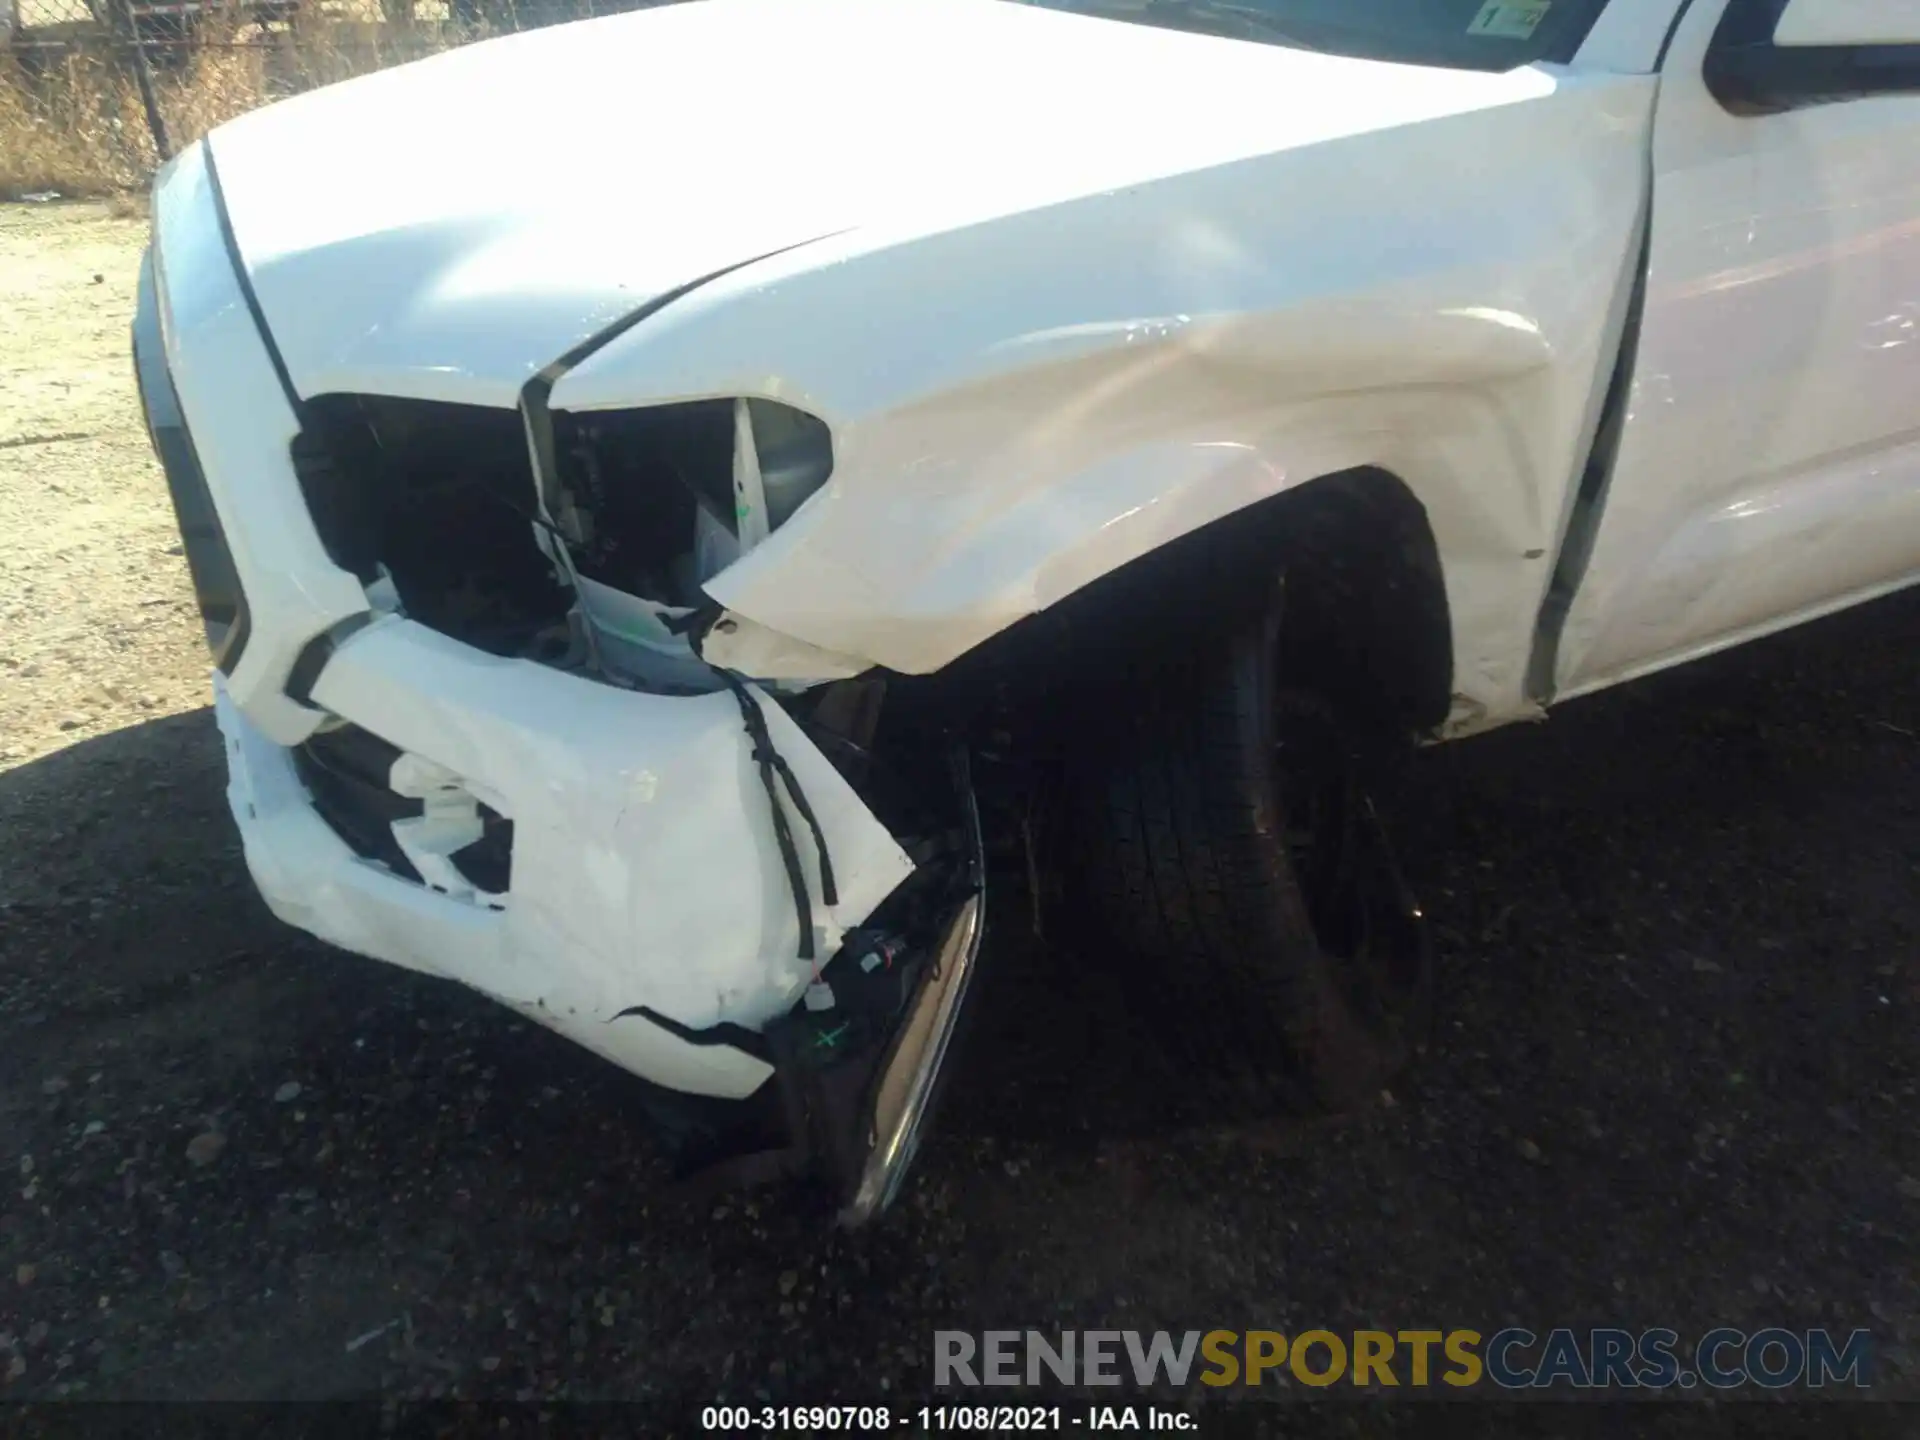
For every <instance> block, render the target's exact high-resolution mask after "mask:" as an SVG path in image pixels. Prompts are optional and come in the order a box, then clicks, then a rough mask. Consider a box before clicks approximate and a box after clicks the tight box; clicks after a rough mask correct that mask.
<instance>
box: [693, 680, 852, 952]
mask: <svg viewBox="0 0 1920 1440" xmlns="http://www.w3.org/2000/svg"><path fill="white" fill-rule="evenodd" d="M708 668H709V669H711V670H712V671H713V673H714V674H716V675H718V676H719V677H720V679H721V681H722V682H723V683H724V684H725V685H726V687H727V689H729V690H731V691H732V692H733V698H734V699H735V701H737V702H738V703H739V706H740V718H741V720H742V721H743V722H744V723H745V724H746V727H747V738H748V739H749V740H751V741H752V742H753V758H754V761H755V762H756V763H757V764H758V765H759V767H760V784H761V785H762V787H764V788H765V790H766V792H767V804H768V806H769V807H771V809H772V811H773V838H774V839H775V841H777V842H778V844H779V846H780V861H781V864H782V865H783V866H784V867H785V868H786V872H787V885H788V887H789V888H790V889H791V890H792V891H793V910H794V914H795V916H796V917H797V918H798V919H799V921H800V958H801V959H802V960H812V959H813V958H814V953H813V900H812V897H811V896H810V895H809V894H808V893H807V876H806V872H805V870H803V869H802V868H801V866H800V848H799V846H797V845H795V844H794V841H793V827H792V826H790V825H789V824H788V823H787V812H786V809H785V808H784V807H783V806H782V805H781V804H780V791H779V789H778V788H777V787H776V786H775V785H774V775H775V774H776V773H778V775H779V777H780V780H781V782H782V783H783V784H784V785H785V786H786V788H787V796H788V798H789V799H790V800H792V802H793V808H794V809H795V810H798V811H799V812H800V818H801V819H802V820H804V821H806V822H807V829H808V830H810V831H812V832H813V847H814V851H815V853H816V854H818V855H819V857H820V898H821V900H822V901H823V902H824V903H825V904H827V905H838V904H839V903H840V891H839V886H838V885H837V884H836V883H835V881H834V878H833V856H832V855H831V854H829V853H828V850H827V835H826V832H825V831H824V830H822V829H821V828H820V821H819V819H818V818H817V817H816V816H815V815H814V813H813V806H812V805H810V804H808V803H807V793H806V791H804V790H802V789H801V788H800V781H799V780H798V779H797V778H796V777H795V775H794V773H793V767H792V766H790V765H788V764H787V762H786V759H785V757H784V756H782V755H781V754H780V752H779V751H778V750H776V749H775V748H774V744H773V735H772V732H770V731H769V730H768V729H767V717H766V716H765V715H764V714H763V713H762V712H761V710H760V704H759V702H758V701H757V700H755V699H754V698H753V695H752V693H751V692H750V691H749V690H748V689H747V687H746V684H745V683H744V682H743V681H742V680H741V679H740V677H739V676H738V675H735V674H734V673H733V672H732V671H731V670H723V669H721V668H720V667H719V666H718V665H712V666H709V667H708Z"/></svg>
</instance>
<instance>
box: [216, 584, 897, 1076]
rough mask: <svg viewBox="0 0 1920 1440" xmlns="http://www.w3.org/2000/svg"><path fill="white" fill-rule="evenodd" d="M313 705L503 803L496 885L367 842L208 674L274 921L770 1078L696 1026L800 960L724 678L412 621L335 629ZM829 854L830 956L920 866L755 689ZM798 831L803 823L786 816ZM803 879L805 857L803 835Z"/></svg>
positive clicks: (585, 1035)
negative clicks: (573, 655)
mask: <svg viewBox="0 0 1920 1440" xmlns="http://www.w3.org/2000/svg"><path fill="white" fill-rule="evenodd" d="M314 699H315V701H316V702H317V703H318V704H320V705H322V706H324V707H325V708H326V709H327V710H328V711H329V712H331V713H333V714H336V715H339V716H341V717H342V718H344V719H347V720H349V721H351V722H353V723H355V724H358V725H360V726H361V727H362V728H363V729H366V730H369V731H371V732H373V733H375V734H377V735H379V736H381V738H383V739H385V740H387V741H389V742H390V743H392V744H394V745H397V746H399V747H400V748H401V749H403V750H405V751H406V752H408V753H409V754H414V755H419V756H422V757H425V758H427V759H429V760H431V761H433V762H434V763H435V764H437V765H439V766H441V767H443V768H444V769H446V770H449V771H451V772H452V773H453V774H455V775H457V776H458V777H460V779H461V781H463V782H464V784H465V785H466V787H467V788H468V789H469V791H470V792H471V793H472V794H474V795H476V796H479V797H483V798H485V799H486V801H487V803H489V804H491V805H492V806H494V808H496V809H498V810H499V811H500V812H501V813H502V814H504V815H506V816H507V817H508V818H510V819H511V820H512V821H513V822H514V840H513V859H512V880H511V883H510V885H509V888H508V890H507V892H506V893H505V894H503V895H499V896H492V897H489V896H487V895H485V894H484V893H476V894H472V895H466V896H462V895H457V894H449V893H442V892H440V891H436V890H434V889H431V888H429V887H428V886H427V885H425V884H422V883H420V882H418V881H415V880H412V879H410V878H405V877H402V876H400V875H397V874H395V873H393V872H392V871H389V870H388V869H386V868H385V867H384V866H381V865H379V864H377V863H375V862H373V861H369V860H365V859H362V858H361V857H360V856H358V855H356V854H355V853H354V852H353V851H352V850H351V849H349V848H348V846H347V845H346V843H345V842H344V841H343V840H342V839H341V838H340V837H339V836H338V835H336V834H335V833H334V831H333V830H332V829H331V828H330V827H329V826H328V825H327V823H326V822H325V821H324V820H323V819H321V817H320V816H319V815H318V814H317V813H316V812H315V810H314V808H313V806H312V803H311V801H310V800H309V798H308V795H307V792H306V789H305V787H304V786H303V785H302V784H301V781H300V779H299V776H298V774H297V773H296V771H295V768H294V765H293V761H292V758H291V754H290V752H289V751H288V750H286V749H284V748H282V747H281V746H279V745H276V744H275V743H274V742H273V741H272V740H270V739H269V738H268V737H267V736H266V735H265V734H264V733H263V732H262V731H261V730H260V729H259V728H258V727H257V726H255V725H254V724H253V723H252V722H251V721H250V720H248V719H247V717H246V716H245V715H244V714H243V713H242V712H241V710H240V709H239V707H238V706H237V705H236V704H235V703H234V701H233V699H232V697H231V695H230V694H229V693H228V690H227V687H226V684H225V682H224V680H222V679H221V678H219V677H216V679H215V706H216V712H217V714H218V717H219V721H220V728H221V732H222V734H223V735H224V736H225V738H226V742H227V761H228V767H229V772H230V782H229V785H228V791H227V794H228V800H229V803H230V804H231V805H232V808H233V813H234V819H235V820H236V822H237V823H238V825H239V827H240V834H241V837H242V839H243V840H244V842H245V845H246V855H247V865H248V868H249V869H250V870H251V871H252V872H253V877H254V881H255V883H256V884H257V885H258V886H259V888H260V892H261V894H262V895H263V896H264V897H265V898H266V901H267V903H268V905H269V906H270V907H271V908H272V909H273V911H274V913H275V914H276V915H278V916H279V917H280V918H281V919H283V920H286V921H288V922H289V923H291V924H293V925H297V926H299V927H300V928H301V929H303V930H307V931H310V932H311V933H313V934H315V935H318V936H319V937H320V938H321V939H323V940H327V941H330V942H331V943H333V944H335V945H339V946H341V947H342V948H343V949H347V950H352V951H355V952H357V953H359V954H362V955H370V956H373V957H374V958H376V959H380V960H387V961H390V962H392V963H394V964H396V965H403V966H406V967H407V968H408V969H412V970H420V971H424V972H426V973H427V974H431V975H440V976H444V977H446V978H448V979H452V980H458V981H460V982H462V983H463V984H466V985H471V986H472V987H474V988H475V989H477V990H480V991H481V992H483V993H485V994H487V995H489V996H491V997H493V998H494V999H496V1000H499V1001H501V1002H502V1003H503V1004H506V1005H509V1006H512V1007H513V1008H514V1009H516V1010H518V1011H520V1012H521V1013H523V1014H525V1015H527V1016H529V1017H530V1018H532V1019H535V1020H538V1021H539V1022H540V1023H542V1024H544V1025H548V1026H551V1027H552V1028H553V1029H555V1030H558V1031H559V1032H560V1033H561V1034H564V1035H566V1036H567V1037H569V1038H570V1039H573V1040H575V1041H578V1042H579V1043H580V1044H582V1045H584V1046H586V1047H587V1048H588V1049H590V1050H593V1051H595V1052H596V1053H598V1054H600V1055H602V1056H604V1057H606V1058H607V1059H609V1060H611V1061H613V1062H614V1063H615V1064H617V1065H620V1066H622V1067H624V1068H625V1069H628V1070H631V1071H633V1072H634V1073H636V1074H639V1075H641V1076H644V1077H645V1078H647V1079H649V1080H652V1081H654V1082H655V1083H657V1084H661V1085H665V1086H668V1087H670V1088H672V1089H676V1090H686V1091H692V1092H695V1093H699V1094H705V1095H717V1096H724V1097H727V1098H735V1099H737V1098H743V1097H745V1096H747V1095H749V1094H751V1093H752V1092H753V1091H754V1090H755V1089H757V1088H758V1087H759V1085H760V1084H761V1082H762V1081H764V1080H765V1079H766V1078H767V1076H768V1075H769V1074H770V1073H771V1071H770V1067H769V1066H768V1065H767V1064H766V1063H765V1062H764V1061H762V1060H760V1059H758V1058H757V1057H755V1056H753V1055H750V1054H748V1053H747V1052H746V1051H744V1050H742V1049H739V1048H736V1047H735V1046H733V1045H729V1044H696V1043H694V1042H692V1041H690V1040H687V1039H683V1038H681V1037H680V1036H679V1035H676V1034H675V1033H673V1032H672V1031H671V1030H669V1029H667V1028H665V1027H663V1026H661V1025H659V1024H657V1023H655V1022H654V1021H652V1020H650V1019H648V1018H647V1017H646V1016H644V1015H641V1014H638V1013H634V1012H636V1011H638V1010H639V1009H641V1008H642V1007H644V1008H645V1009H647V1010H650V1011H653V1012H654V1013H656V1014H658V1015H661V1016H664V1017H666V1018H668V1019H670V1020H672V1021H674V1022H677V1023H678V1024H679V1025H681V1026H684V1027H686V1028H687V1029H689V1030H696V1031H698V1030H708V1029H711V1028H713V1027H714V1026H716V1025H720V1024H722V1023H726V1022H731V1023H733V1024H737V1025H741V1026H744V1027H746V1028H747V1029H751V1030H758V1029H759V1028H760V1027H761V1026H762V1025H764V1024H765V1023H766V1022H767V1021H768V1020H770V1019H772V1018H773V1017H775V1016H777V1015H779V1014H782V1013H784V1012H785V1011H787V1010H788V1009H790V1008H791V1007H792V1006H793V1004H794V1003H795V1001H796V1000H797V999H798V998H799V994H800V992H801V990H802V989H803V988H804V986H805V984H806V982H807V980H808V978H809V977H810V974H811V967H810V966H809V965H808V964H807V963H806V962H803V961H800V960H798V959H797V958H796V955H797V952H798V940H799V934H798V924H797V920H796V918H795V912H794V905H793V899H792V895H791V893H790V891H789V889H788V884H787V879H786V874H785V871H784V869H783V868H782V866H781V862H780V859H779V852H778V849H777V847H776V842H775V840H774V837H773V828H772V819H771V813H770V811H769V808H768V801H767V797H766V794H765V792H764V791H763V790H762V789H761V788H760V785H759V779H758V775H757V773H756V771H755V768H754V763H753V759H752V755H751V752H750V749H749V747H748V746H747V744H746V743H745V737H744V731H743V730H742V728H741V724H740V715H739V711H738V710H737V709H736V708H735V704H734V701H733V698H732V697H731V696H730V695H726V694H718V695H710V696H698V697H691V698H681V697H674V698H668V697H663V696H654V695H643V694H635V693H631V692H625V691H618V690H614V689H611V688H608V687H606V686H602V685H598V684H595V683H593V682H591V681H587V680H583V679H579V678H576V677H573V676H569V675H563V674H560V673H558V672H555V671H550V670H546V669H544V668H543V667H540V666H538V665H534V664H532V663H531V662H525V661H507V660H499V659H495V658H494V657H491V656H487V655H483V654H481V653H480V652H478V651H474V650H471V649H469V648H468V647H466V646H463V645H461V644H459V643H458V642H456V641H453V640H449V639H447V638H446V637H444V636H441V635H438V634H436V633H435V632H433V631H430V630H427V629H425V628H423V627H421V626H418V625H414V624H412V623H411V622H408V621H404V620H387V621H382V622H377V623H375V624H374V625H372V626H370V627H369V628H367V629H366V630H364V631H362V632H360V633H359V634H358V635H355V636H354V637H353V638H352V639H350V640H348V641H347V642H346V643H345V644H344V645H343V646H342V647H341V648H340V650H339V652H338V653H337V654H336V655H335V656H334V658H333V660H332V661H331V662H330V663H329V664H328V666H327V668H326V670H325V671H324V672H323V673H322V675H321V678H320V681H319V683H318V684H317V685H316V687H315V692H314ZM762 710H763V712H764V713H765V715H766V717H767V722H768V726H769V729H770V731H771V733H772V735H773V738H774V741H775V744H776V745H777V746H778V747H779V749H780V751H781V753H782V754H783V755H785V756H786V757H787V759H788V761H789V763H790V764H792V766H793V768H794V772H795V774H796V776H797V777H798V779H799V780H800V783H801V785H802V787H803V788H804V789H805V791H806V793H807V796H808V798H809V800H810V801H811V803H812V805H813V808H814V810H815V813H816V815H817V816H818V818H819V820H820V823H821V828H822V830H823V831H824V832H825V834H826V836H827V841H828V847H829V850H830V852H831V854H832V858H833V864H834V868H835V871H836V879H837V880H838V881H839V887H840V904H839V905H838V906H837V907H836V909H835V910H834V911H833V912H832V913H830V914H829V913H828V912H826V911H825V910H824V909H819V908H816V912H815V913H816V919H815V932H816V933H815V942H816V950H817V953H818V954H819V955H820V956H821V957H822V958H823V959H824V957H826V956H828V955H831V954H832V953H833V950H834V948H836V947H837V945H838V943H839V938H840V928H841V926H842V925H846V924H853V923H857V922H858V921H859V920H860V919H863V918H865V916H866V915H867V914H868V913H870V912H871V911H872V909H873V907H874V906H876V905H877V904H879V902H880V901H881V900H882V899H884V898H885V897H886V895H887V894H888V893H889V892H890V891H892V889H893V888H894V887H895V886H896V885H897V884H898V883H899V882H900V881H901V880H902V879H904V878H905V876H906V875H907V874H908V873H909V872H910V871H911V869H912V868H913V867H912V862H911V861H909V860H908V859H907V857H906V856H905V854H903V853H902V852H901V850H900V848H899V847H898V846H897V845H896V844H895V843H894V842H893V840H892V838H891V837H890V836H889V835H888V834H887V832H886V831H885V829H884V828H883V827H881V826H880V824H879V823H878V822H877V821H875V820H874V819H873V818H872V816H871V815H870V814H868V812H867V810H866V808H865V806H864V805H862V804H861V802H860V799H859V797H858V796H856V795H855V794H854V793H853V791H852V790H851V789H850V788H849V787H848V786H847V784H846V782H845V781H844V780H842V779H841V778H840V776H839V774H838V773H837V772H835V771H834V769H833V767H832V766H831V765H830V764H829V763H828V762H827V761H826V760H825V758H824V757H822V756H821V755H820V753H819V751H818V750H816V749H815V748H814V747H813V746H812V745H811V744H810V743H809V742H808V741H807V740H806V739H805V737H804V736H803V735H802V734H801V733H800V731H799V729H798V727H797V726H795V725H794V723H793V722H792V720H790V719H789V718H788V717H787V715H786V714H785V712H783V711H782V710H781V709H780V708H779V707H778V706H777V705H773V704H771V703H768V702H764V701H763V702H762ZM801 833H802V834H804V833H805V832H804V830H802V831H801ZM801 850H802V858H803V865H804V866H805V868H806V871H807V882H808V886H809V891H810V893H811V894H813V895H815V896H818V895H819V894H820V875H819V869H818V865H817V861H816V860H815V857H813V856H812V854H811V853H810V850H811V847H809V846H806V845H802V847H801Z"/></svg>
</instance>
